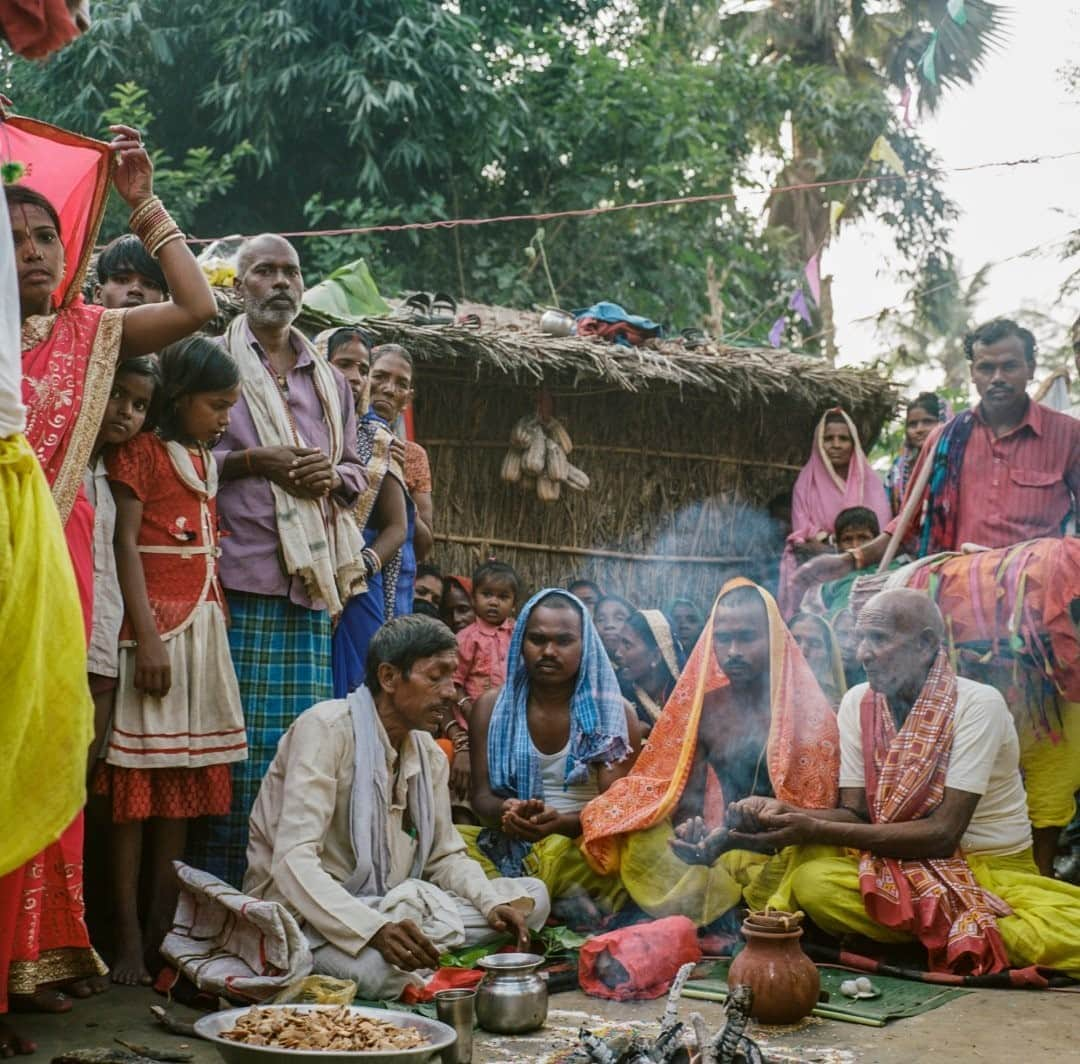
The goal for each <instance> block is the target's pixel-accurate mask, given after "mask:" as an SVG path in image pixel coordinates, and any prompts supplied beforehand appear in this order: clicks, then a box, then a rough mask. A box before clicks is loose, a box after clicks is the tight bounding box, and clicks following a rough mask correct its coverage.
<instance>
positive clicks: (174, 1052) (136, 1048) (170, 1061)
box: [113, 1027, 195, 1064]
mask: <svg viewBox="0 0 1080 1064" xmlns="http://www.w3.org/2000/svg"><path fill="white" fill-rule="evenodd" d="M194 1030H195V1028H194V1027H192V1032H194ZM113 1041H114V1042H116V1043H117V1045H122V1046H123V1047H124V1048H125V1049H130V1050H131V1052H132V1053H138V1054H139V1056H140V1057H149V1058H150V1059H151V1060H160V1061H162V1062H163V1064H187V1061H189V1060H194V1059H195V1054H194V1053H192V1052H191V1051H190V1050H186V1049H154V1048H153V1047H152V1046H144V1045H136V1044H134V1043H132V1042H125V1041H124V1040H123V1039H122V1038H114V1039H113Z"/></svg>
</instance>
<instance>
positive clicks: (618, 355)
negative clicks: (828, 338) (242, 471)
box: [217, 291, 896, 605]
mask: <svg viewBox="0 0 1080 1064" xmlns="http://www.w3.org/2000/svg"><path fill="white" fill-rule="evenodd" d="M218 300H219V304H220V305H221V308H222V315H221V317H220V318H219V320H218V322H217V328H219V329H221V328H223V327H224V324H225V322H226V321H227V320H228V319H229V318H231V317H232V316H233V315H235V314H236V313H237V312H238V310H239V308H238V307H237V305H236V304H235V302H234V300H233V297H232V293H231V292H224V291H219V293H218ZM459 312H463V313H470V312H471V313H475V314H477V315H478V316H479V318H480V321H481V326H480V328H478V329H469V328H463V327H461V326H458V325H441V326H422V325H413V324H410V323H408V322H406V321H402V320H400V319H395V318H393V317H386V318H367V319H364V320H363V321H362V323H361V324H362V325H363V327H364V329H365V330H367V331H368V332H369V333H370V334H371V335H372V336H373V338H374V339H375V340H376V341H378V342H379V343H400V344H402V345H403V346H405V347H406V348H407V349H408V350H409V352H410V353H411V354H412V356H413V358H414V359H416V360H417V362H418V368H419V372H418V374H417V377H418V381H419V383H418V390H417V396H416V402H415V411H416V424H417V432H418V439H419V442H420V443H421V444H422V445H423V446H424V447H425V448H426V449H427V451H428V455H429V458H430V462H431V469H432V474H433V479H434V483H435V494H436V498H437V506H438V511H437V514H436V529H435V538H436V558H437V560H438V561H439V563H440V564H441V565H442V566H443V567H444V570H445V571H448V572H469V571H471V569H472V567H473V566H474V565H475V564H476V563H477V562H478V561H480V560H481V559H482V558H484V557H486V556H487V555H488V553H489V552H491V551H494V552H496V553H497V554H498V556H499V557H500V558H502V559H503V560H505V561H508V562H510V563H511V564H512V565H514V566H515V568H516V569H517V571H518V572H519V573H520V574H521V576H522V578H523V580H524V582H525V585H526V586H529V587H542V586H545V585H547V584H553V583H560V582H562V581H563V580H565V579H566V578H567V577H568V576H569V575H571V574H573V573H577V574H579V575H588V576H590V577H591V578H593V579H595V580H597V581H598V582H599V583H600V585H601V586H603V587H606V588H609V589H613V590H619V591H621V592H622V593H623V594H626V595H628V596H629V597H630V598H631V599H632V600H633V601H635V602H637V603H638V604H639V605H656V604H659V603H662V602H665V601H666V600H667V599H668V598H669V597H671V596H674V595H690V596H691V597H693V598H695V599H697V600H699V601H700V602H701V604H702V605H705V604H706V603H707V602H709V601H711V597H712V595H713V594H714V593H715V591H716V590H717V589H718V588H719V586H720V584H721V583H722V582H723V580H724V579H726V578H727V577H728V576H731V575H735V574H737V573H739V574H742V575H749V576H751V577H753V578H754V579H760V580H762V581H764V582H770V581H771V580H773V579H774V578H775V567H776V558H777V555H778V552H779V549H780V546H781V545H782V542H781V541H777V540H776V538H775V526H774V524H773V522H772V520H771V517H770V506H771V501H772V500H774V499H775V498H776V497H778V496H781V495H782V494H783V493H784V492H785V491H790V488H791V485H792V483H793V481H794V479H795V476H796V474H797V473H798V470H799V469H800V467H801V466H802V464H803V463H804V462H805V461H806V457H807V455H808V453H809V450H810V444H811V439H812V436H813V429H814V425H815V424H816V423H817V420H818V419H819V418H820V416H821V414H822V413H823V411H824V410H826V409H827V408H828V407H830V406H834V405H838V404H839V405H842V406H844V407H845V408H846V409H847V411H848V412H849V413H850V414H851V416H852V418H853V419H854V421H855V423H856V425H857V426H858V428H859V432H860V434H861V437H862V440H863V443H864V445H866V446H867V447H869V445H870V442H871V441H872V440H873V439H874V438H875V437H876V435H877V433H878V432H879V431H880V429H881V426H882V425H883V424H884V422H885V420H886V418H888V417H889V416H890V414H891V413H892V412H893V410H894V409H895V407H896V394H895V392H894V390H893V388H892V386H891V384H890V383H889V382H888V381H887V380H884V379H882V378H881V377H879V376H878V375H877V374H875V373H873V372H872V371H869V370H850V369H839V370H838V369H834V368H832V367H831V366H828V365H826V364H825V363H824V362H823V361H822V360H820V359H816V358H812V357H807V356H802V355H796V354H792V353H790V352H785V351H774V350H772V349H764V350H763V349H760V348H744V347H731V346H722V345H717V344H709V345H708V346H705V347H702V348H698V349H697V350H692V351H690V350H687V349H686V347H685V345H684V344H683V343H682V342H681V341H679V340H674V341H660V342H650V343H649V344H648V345H647V346H645V347H639V348H628V347H620V346H616V345H614V344H610V343H607V342H606V341H603V340H594V339H584V338H578V337H566V338H556V337H552V336H549V335H547V334H545V333H543V332H541V331H540V329H539V316H538V315H536V314H531V313H529V312H515V311H509V310H506V309H504V308H494V307H483V306H479V307H478V306H475V305H473V306H469V305H465V306H461V307H459ZM298 324H299V325H300V327H301V328H303V329H304V331H305V332H307V333H309V334H311V335H314V334H316V333H318V332H319V331H321V330H322V329H325V328H329V327H332V326H335V325H343V324H348V323H346V322H342V321H334V320H332V319H330V318H328V317H327V316H326V315H323V314H317V313H313V312H311V311H310V310H305V311H304V312H303V313H302V314H301V316H300V319H299V321H298ZM541 391H543V392H544V393H546V398H547V401H550V402H551V403H552V404H553V405H554V408H555V412H556V414H557V416H558V417H559V418H560V419H561V420H562V422H563V423H564V424H565V426H566V428H567V429H568V431H569V433H570V435H571V436H572V438H573V445H574V447H573V454H572V456H571V457H572V460H573V461H574V462H575V464H577V465H579V466H580V467H581V468H582V469H584V470H585V472H586V473H587V474H588V475H589V477H590V478H591V481H592V484H591V487H590V489H589V490H588V491H587V492H585V493H583V494H578V493H576V492H572V491H564V492H563V493H562V496H561V498H560V499H559V500H558V501H557V502H555V503H553V504H548V503H542V502H540V501H538V499H537V496H536V491H535V488H530V487H529V486H528V485H527V484H526V483H525V482H524V481H523V482H522V483H520V484H507V483H505V482H503V481H502V479H501V478H500V466H501V463H502V459H503V455H504V454H505V453H506V450H507V446H508V441H509V438H510V433H511V429H512V427H513V425H514V423H515V421H517V419H518V418H520V417H521V416H522V415H524V414H528V413H531V412H533V411H535V410H536V408H537V402H538V398H539V393H540V392H541Z"/></svg>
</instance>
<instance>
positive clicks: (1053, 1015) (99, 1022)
mask: <svg viewBox="0 0 1080 1064" xmlns="http://www.w3.org/2000/svg"><path fill="white" fill-rule="evenodd" d="M163 1001H164V999H163V998H161V997H159V996H158V995H156V994H154V993H152V992H151V991H149V990H142V989H139V990H133V989H128V988H119V987H117V988H115V989H113V990H111V991H110V992H109V993H107V994H105V995H103V996H101V997H98V998H94V999H92V1000H91V1001H79V1002H76V1004H75V1007H74V1009H73V1010H72V1011H71V1012H70V1013H68V1014H67V1015H65V1016H13V1017H11V1019H12V1021H14V1022H13V1026H16V1027H17V1029H18V1030H19V1031H20V1032H21V1033H23V1034H25V1035H26V1036H28V1037H31V1038H33V1039H35V1040H36V1041H37V1042H38V1046H39V1048H38V1052H37V1054H36V1055H35V1057H33V1058H30V1060H28V1064H31V1062H32V1061H33V1060H36V1061H38V1062H40V1064H45V1062H46V1061H49V1060H51V1059H52V1058H53V1057H55V1056H57V1055H58V1054H59V1053H61V1052H62V1051H64V1050H71V1049H81V1048H103V1047H107V1046H109V1045H111V1044H112V1040H113V1038H116V1037H120V1038H123V1039H124V1040H125V1041H129V1042H136V1043H142V1044H148V1045H150V1046H153V1047H162V1048H164V1047H168V1048H170V1049H176V1048H178V1047H179V1045H180V1044H181V1043H182V1042H184V1039H180V1038H177V1037H175V1036H173V1035H169V1034H166V1033H164V1032H163V1031H162V1030H161V1029H160V1028H159V1027H157V1026H156V1025H155V1024H154V1022H153V1020H152V1018H151V1016H150V1013H149V1011H148V1009H149V1006H150V1005H151V1004H160V1003H162V1002H163ZM662 1006H663V1002H662V1001H661V1002H643V1003H635V1004H617V1003H614V1002H608V1001H600V1000H597V999H595V998H589V997H586V996H585V995H583V994H580V993H567V994H557V995H554V996H553V997H552V999H551V1007H550V1011H549V1014H548V1023H547V1026H546V1027H545V1028H544V1029H543V1030H542V1031H538V1032H536V1034H535V1035H532V1036H530V1037H527V1038H519V1039H511V1038H501V1037H494V1036H492V1035H488V1034H485V1033H484V1032H482V1031H477V1032H476V1038H475V1043H474V1053H473V1061H474V1064H518V1062H533V1061H535V1062H543V1061H546V1060H548V1059H549V1058H550V1056H551V1054H552V1053H553V1052H555V1051H557V1050H559V1049H560V1048H563V1047H565V1046H567V1045H569V1044H570V1043H571V1042H572V1041H573V1039H574V1036H575V1032H576V1031H577V1028H578V1027H579V1026H580V1025H581V1024H583V1023H584V1024H586V1025H589V1026H600V1025H602V1024H603V1023H608V1024H617V1025H622V1024H626V1025H649V1026H655V1023H656V1021H657V1020H658V1018H659V1014H660V1011H661V1009H662ZM695 1009H696V1010H698V1011H700V1012H701V1013H702V1015H703V1016H704V1017H705V1020H706V1022H707V1023H708V1024H709V1026H710V1028H713V1029H714V1028H715V1027H716V1026H718V1025H719V1024H720V1022H721V1007H720V1006H719V1005H716V1004H712V1003H710V1002H706V1001H694V1002H691V1001H684V1002H683V1007H682V1014H683V1015H687V1014H688V1013H689V1012H690V1011H692V1010H695ZM175 1011H176V1013H177V1014H178V1015H182V1016H191V1017H194V1016H195V1015H196V1014H195V1013H192V1012H191V1011H190V1010H187V1009H183V1008H182V1007H180V1006H176V1007H175ZM751 1033H752V1034H754V1037H756V1038H757V1040H758V1042H759V1044H760V1045H761V1046H762V1048H763V1049H764V1050H765V1053H766V1056H767V1057H768V1058H769V1059H771V1060H774V1061H784V1062H788V1061H814V1062H819V1064H855V1062H858V1064H914V1062H922V1061H941V1062H949V1064H954V1062H955V1064H968V1062H975V1064H991V1062H1001V1064H1006V1062H1008V1064H1021V1062H1028V1061H1037V1060H1047V1061H1053V1062H1054V1064H1065V1062H1068V1061H1077V1062H1080V995H1078V994H1073V993H1070V992H1061V991H1041V992H1040V991H1020V990H1015V991H1002V990H984V991H977V992H975V993H972V994H969V995H968V996H966V997H963V998H959V999H957V1000H954V1001H952V1002H950V1003H948V1004H947V1005H944V1006H943V1007H942V1008H939V1009H935V1010H934V1011H932V1012H928V1013H924V1014H923V1015H921V1016H916V1017H913V1018H912V1019H906V1020H898V1021H896V1022H894V1023H892V1024H890V1025H889V1026H888V1027H884V1028H871V1027H859V1026H855V1025H853V1024H845V1023H835V1022H833V1021H830V1020H818V1019H815V1018H811V1019H809V1020H806V1021H804V1022H803V1024H802V1025H800V1026H799V1027H796V1028H790V1029H780V1028H767V1029H760V1028H759V1029H758V1030H757V1032H753V1031H752V1032H751ZM191 1049H192V1051H193V1052H194V1054H195V1061H194V1064H219V1058H218V1056H217V1054H216V1051H215V1050H214V1049H213V1048H212V1047H211V1046H210V1045H207V1044H198V1043H194V1044H191Z"/></svg>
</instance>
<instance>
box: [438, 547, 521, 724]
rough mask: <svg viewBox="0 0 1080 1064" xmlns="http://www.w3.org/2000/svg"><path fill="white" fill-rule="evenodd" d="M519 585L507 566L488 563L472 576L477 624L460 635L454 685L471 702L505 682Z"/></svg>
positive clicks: (474, 623)
mask: <svg viewBox="0 0 1080 1064" xmlns="http://www.w3.org/2000/svg"><path fill="white" fill-rule="evenodd" d="M520 586H521V585H520V581H519V580H518V575H517V573H515V572H514V570H513V568H512V567H511V566H509V565H507V564H506V563H505V562H485V563H484V564H483V565H481V566H480V568H479V569H477V570H476V572H475V573H474V574H473V609H474V610H475V612H476V620H475V621H473V623H472V624H470V625H469V626H468V627H467V628H463V629H462V630H461V631H460V632H458V634H457V642H458V665H457V671H456V672H455V673H454V683H455V684H457V686H458V687H459V688H460V689H461V691H462V693H463V694H464V697H465V698H467V699H468V700H469V702H475V701H476V700H477V699H478V698H479V697H480V696H481V695H482V694H483V693H484V692H485V691H490V690H492V689H494V688H498V687H501V686H502V685H503V683H504V681H505V680H506V656H507V654H508V653H509V651H510V637H511V636H512V635H513V634H514V620H513V613H514V607H515V606H516V605H517V597H518V591H519V589H520Z"/></svg>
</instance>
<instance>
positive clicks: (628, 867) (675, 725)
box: [581, 578, 839, 926]
mask: <svg viewBox="0 0 1080 1064" xmlns="http://www.w3.org/2000/svg"><path fill="white" fill-rule="evenodd" d="M838 770H839V748H838V741H837V728H836V717H835V714H834V713H833V711H832V707H831V706H830V705H829V703H828V701H827V699H826V698H825V696H824V695H823V694H822V692H821V689H820V688H819V687H818V684H817V681H816V680H815V678H814V675H813V673H812V671H811V670H810V667H809V666H808V665H807V664H806V661H805V660H804V658H803V656H802V653H801V652H800V651H799V648H798V646H797V645H796V643H795V641H794V639H793V638H792V636H791V633H790V632H789V631H788V630H787V628H786V627H785V625H784V622H783V620H782V619H781V617H780V612H779V610H778V609H777V606H776V602H775V601H774V599H773V597H772V596H771V595H770V594H769V593H768V592H767V591H765V590H764V589H763V588H760V587H758V586H757V585H755V584H752V583H750V581H748V580H743V579H741V578H740V579H736V580H732V581H729V582H728V583H727V584H725V585H724V587H723V588H722V590H721V592H720V595H719V596H718V597H717V600H716V603H715V604H714V606H713V609H712V611H711V613H710V616H709V620H708V622H707V624H706V625H705V630H704V631H703V632H702V634H701V637H700V638H699V639H698V642H697V645H696V646H695V647H694V651H693V653H692V654H691V655H690V660H689V662H688V663H687V665H686V668H685V669H684V670H683V673H682V675H681V677H680V678H679V682H678V684H677V685H676V687H675V690H674V692H673V693H672V695H671V698H669V699H668V702H667V705H666V706H665V707H664V711H663V713H662V714H661V716H660V719H659V720H658V721H657V723H656V726H655V728H653V731H652V734H651V736H650V738H649V742H648V744H647V746H646V747H645V749H644V750H643V751H642V754H641V756H640V757H639V758H638V761H637V763H636V764H635V765H634V767H633V769H632V770H631V771H630V773H629V775H627V776H626V777H624V778H623V779H621V780H616V781H615V782H614V783H613V784H612V785H611V787H610V788H609V789H608V790H607V791H606V792H605V793H604V794H602V795H600V796H599V797H598V798H596V799H594V800H593V801H592V802H590V803H589V805H588V806H586V808H585V810H584V812H583V813H582V816H581V823H582V831H583V835H584V839H583V842H582V851H583V852H584V854H585V857H586V859H587V860H588V862H589V864H590V865H591V866H592V867H593V868H594V869H595V870H596V871H597V872H599V873H602V874H611V873H613V872H615V871H618V872H619V874H620V876H621V878H622V882H623V885H624V886H625V887H626V889H627V891H628V892H629V894H630V896H631V897H632V898H633V899H634V901H635V902H636V903H637V904H638V905H639V906H641V908H642V909H644V910H645V911H646V912H647V913H648V914H649V915H650V916H655V917H660V916H669V915H673V914H676V913H681V914H683V915H686V916H688V917H690V919H692V920H693V921H694V922H695V923H696V924H697V925H698V926H705V925H707V924H710V923H712V922H713V921H715V920H717V919H718V918H719V917H721V916H722V915H723V914H724V913H725V912H727V911H728V910H729V909H731V908H732V907H733V906H735V905H737V904H738V903H739V901H740V900H741V898H742V892H743V888H744V887H745V886H746V885H747V884H748V883H749V882H751V881H752V880H753V878H754V877H755V875H756V873H757V870H758V869H759V867H760V866H761V865H762V864H763V863H764V862H765V860H766V857H765V855H764V854H759V853H752V852H750V851H748V850H737V849H732V848H730V847H728V846H727V845H726V844H725V841H724V836H725V831H724V827H723V824H724V808H725V806H726V805H727V804H730V803H731V802H733V801H736V800H738V799H739V798H742V797H746V796H748V795H751V794H774V795H780V794H798V795H801V796H802V797H801V801H802V802H804V803H807V804H808V805H809V806H812V807H816V808H829V807H831V806H833V805H835V804H836V796H837V774H838Z"/></svg>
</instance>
